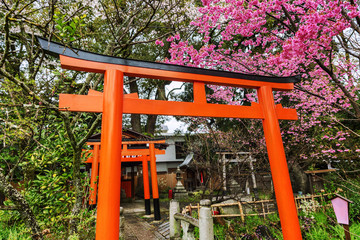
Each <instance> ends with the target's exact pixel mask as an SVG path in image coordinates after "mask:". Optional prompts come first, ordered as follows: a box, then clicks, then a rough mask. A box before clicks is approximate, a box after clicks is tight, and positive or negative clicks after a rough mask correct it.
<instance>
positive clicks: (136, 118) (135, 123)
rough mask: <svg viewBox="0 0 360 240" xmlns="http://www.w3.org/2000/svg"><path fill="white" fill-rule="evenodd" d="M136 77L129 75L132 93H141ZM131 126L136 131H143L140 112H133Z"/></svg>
mask: <svg viewBox="0 0 360 240" xmlns="http://www.w3.org/2000/svg"><path fill="white" fill-rule="evenodd" d="M134 79H135V78H134V77H129V82H130V83H129V85H130V93H139V88H138V85H137V82H136V81H135V80H134ZM131 128H132V130H134V131H136V132H139V133H141V132H142V131H141V121H140V115H139V114H131Z"/></svg>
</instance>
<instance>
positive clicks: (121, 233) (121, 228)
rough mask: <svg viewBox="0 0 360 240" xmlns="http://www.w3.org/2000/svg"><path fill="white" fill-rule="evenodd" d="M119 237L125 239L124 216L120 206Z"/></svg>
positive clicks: (121, 239)
mask: <svg viewBox="0 0 360 240" xmlns="http://www.w3.org/2000/svg"><path fill="white" fill-rule="evenodd" d="M119 239H120V240H123V239H125V217H124V208H123V207H120V222H119Z"/></svg>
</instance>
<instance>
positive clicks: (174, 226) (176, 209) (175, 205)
mask: <svg viewBox="0 0 360 240" xmlns="http://www.w3.org/2000/svg"><path fill="white" fill-rule="evenodd" d="M175 213H180V204H179V202H178V201H176V200H175V199H172V200H171V201H170V209H169V223H170V239H179V238H180V232H181V228H180V221H177V220H176V219H175V216H174V215H175Z"/></svg>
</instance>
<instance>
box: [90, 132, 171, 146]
mask: <svg viewBox="0 0 360 240" xmlns="http://www.w3.org/2000/svg"><path fill="white" fill-rule="evenodd" d="M158 140H165V139H164V138H152V137H149V136H146V135H144V134H141V133H138V132H136V131H133V130H130V129H123V130H122V142H144V141H148V142H151V141H158ZM100 141H101V133H97V134H94V135H92V136H91V137H89V138H88V140H87V142H89V143H90V142H94V143H97V142H100ZM145 145H146V144H144V143H142V144H136V145H133V144H132V146H131V147H130V148H131V149H144V146H145ZM168 146H169V144H167V143H155V148H156V149H166V148H167V147H168ZM145 148H146V146H145Z"/></svg>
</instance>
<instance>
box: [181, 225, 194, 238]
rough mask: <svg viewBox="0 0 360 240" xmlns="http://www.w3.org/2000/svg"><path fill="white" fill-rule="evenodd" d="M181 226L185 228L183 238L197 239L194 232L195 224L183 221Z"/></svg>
mask: <svg viewBox="0 0 360 240" xmlns="http://www.w3.org/2000/svg"><path fill="white" fill-rule="evenodd" d="M181 228H182V230H183V236H182V239H183V240H195V239H196V238H195V234H194V225H192V224H190V223H188V222H185V221H181Z"/></svg>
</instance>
